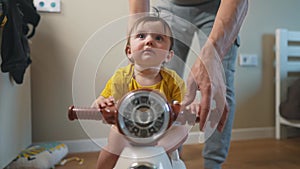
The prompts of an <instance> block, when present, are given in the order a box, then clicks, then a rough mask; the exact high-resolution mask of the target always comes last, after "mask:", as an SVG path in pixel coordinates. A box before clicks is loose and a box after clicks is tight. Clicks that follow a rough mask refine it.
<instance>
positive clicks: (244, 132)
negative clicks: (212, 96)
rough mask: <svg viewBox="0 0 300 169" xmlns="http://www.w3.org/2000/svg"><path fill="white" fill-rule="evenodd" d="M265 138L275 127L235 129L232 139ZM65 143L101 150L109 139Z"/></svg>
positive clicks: (192, 137) (74, 149)
mask: <svg viewBox="0 0 300 169" xmlns="http://www.w3.org/2000/svg"><path fill="white" fill-rule="evenodd" d="M202 136H203V135H202V133H201V132H191V133H190V134H189V137H188V139H187V141H186V142H185V143H184V144H199V143H201V142H200V137H202ZM263 138H275V129H274V127H263V128H245V129H233V130H232V137H231V140H253V139H263ZM60 142H62V143H65V144H66V145H67V146H68V148H69V152H70V153H80V152H95V151H100V150H101V147H102V146H104V145H106V143H107V139H106V138H101V139H97V140H94V141H92V140H90V139H81V140H64V141H60Z"/></svg>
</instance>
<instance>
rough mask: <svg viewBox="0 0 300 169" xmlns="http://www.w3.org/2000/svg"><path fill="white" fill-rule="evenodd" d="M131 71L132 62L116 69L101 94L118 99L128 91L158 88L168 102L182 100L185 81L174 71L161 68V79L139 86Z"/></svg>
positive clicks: (132, 68)
mask: <svg viewBox="0 0 300 169" xmlns="http://www.w3.org/2000/svg"><path fill="white" fill-rule="evenodd" d="M133 71H134V66H133V65H132V64H131V65H128V66H126V67H122V68H120V69H118V70H117V71H116V72H115V73H114V75H113V76H112V77H111V78H110V79H109V80H108V82H107V83H106V86H105V88H104V90H103V91H102V92H101V96H103V97H105V98H107V97H109V96H113V97H114V98H115V100H119V99H121V98H122V96H124V95H125V94H126V93H127V92H129V91H132V90H136V89H142V88H147V89H154V90H158V91H159V92H160V93H162V94H163V95H164V96H165V97H166V99H167V101H168V102H170V103H171V102H172V101H174V100H177V101H179V102H181V101H182V99H183V97H184V93H185V90H186V89H185V83H184V81H183V80H182V79H181V78H180V77H179V76H178V75H177V73H176V72H175V71H173V70H170V69H167V68H161V70H160V74H161V76H162V80H161V81H160V82H159V83H157V84H154V85H152V86H141V85H140V84H138V83H137V81H136V80H135V79H134V78H133Z"/></svg>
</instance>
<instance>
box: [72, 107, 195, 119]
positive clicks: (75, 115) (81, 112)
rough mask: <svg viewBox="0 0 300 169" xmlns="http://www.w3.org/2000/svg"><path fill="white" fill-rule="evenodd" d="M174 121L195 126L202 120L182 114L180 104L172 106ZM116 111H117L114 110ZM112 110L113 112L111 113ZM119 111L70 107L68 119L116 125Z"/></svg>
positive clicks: (189, 114) (190, 114) (192, 115)
mask: <svg viewBox="0 0 300 169" xmlns="http://www.w3.org/2000/svg"><path fill="white" fill-rule="evenodd" d="M171 108H172V112H173V113H172V116H173V117H172V119H173V121H172V122H174V121H176V119H177V117H178V118H180V120H179V121H180V122H181V124H185V123H188V124H195V123H198V122H199V120H200V118H199V117H196V115H195V114H192V113H180V108H181V106H180V105H179V104H172V105H171ZM114 109H115V110H114ZM111 110H112V111H111ZM112 112H113V113H112ZM117 113H118V112H117V110H116V108H114V107H111V108H110V109H100V108H93V107H88V108H82V107H75V106H74V105H73V106H70V107H69V110H68V118H69V120H71V121H73V120H98V121H101V120H103V122H105V123H108V124H116V119H117Z"/></svg>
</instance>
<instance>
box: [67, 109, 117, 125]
mask: <svg viewBox="0 0 300 169" xmlns="http://www.w3.org/2000/svg"><path fill="white" fill-rule="evenodd" d="M68 118H69V120H71V121H73V120H79V119H80V120H99V121H100V120H102V121H103V122H104V123H108V124H116V118H117V109H116V108H115V107H114V106H111V107H106V108H103V109H100V108H94V107H89V108H82V107H75V106H74V105H73V106H70V107H69V110H68Z"/></svg>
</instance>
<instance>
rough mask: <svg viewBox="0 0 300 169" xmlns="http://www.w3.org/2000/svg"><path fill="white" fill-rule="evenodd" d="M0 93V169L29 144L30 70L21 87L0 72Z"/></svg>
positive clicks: (6, 74)
mask: <svg viewBox="0 0 300 169" xmlns="http://www.w3.org/2000/svg"><path fill="white" fill-rule="evenodd" d="M0 37H2V35H1V33H0ZM0 46H1V42H0ZM1 62H2V61H1V58H0V63H1ZM0 93H1V94H0V168H4V167H5V166H6V165H7V164H8V163H9V162H11V161H12V160H13V159H14V158H16V157H17V155H18V154H19V153H20V152H21V151H22V150H23V149H25V148H26V147H27V146H29V145H30V144H31V93H30V69H29V68H28V69H27V70H26V73H25V76H24V81H23V84H21V85H18V84H16V83H15V82H14V81H13V80H12V79H10V77H9V75H8V73H2V72H0Z"/></svg>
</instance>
